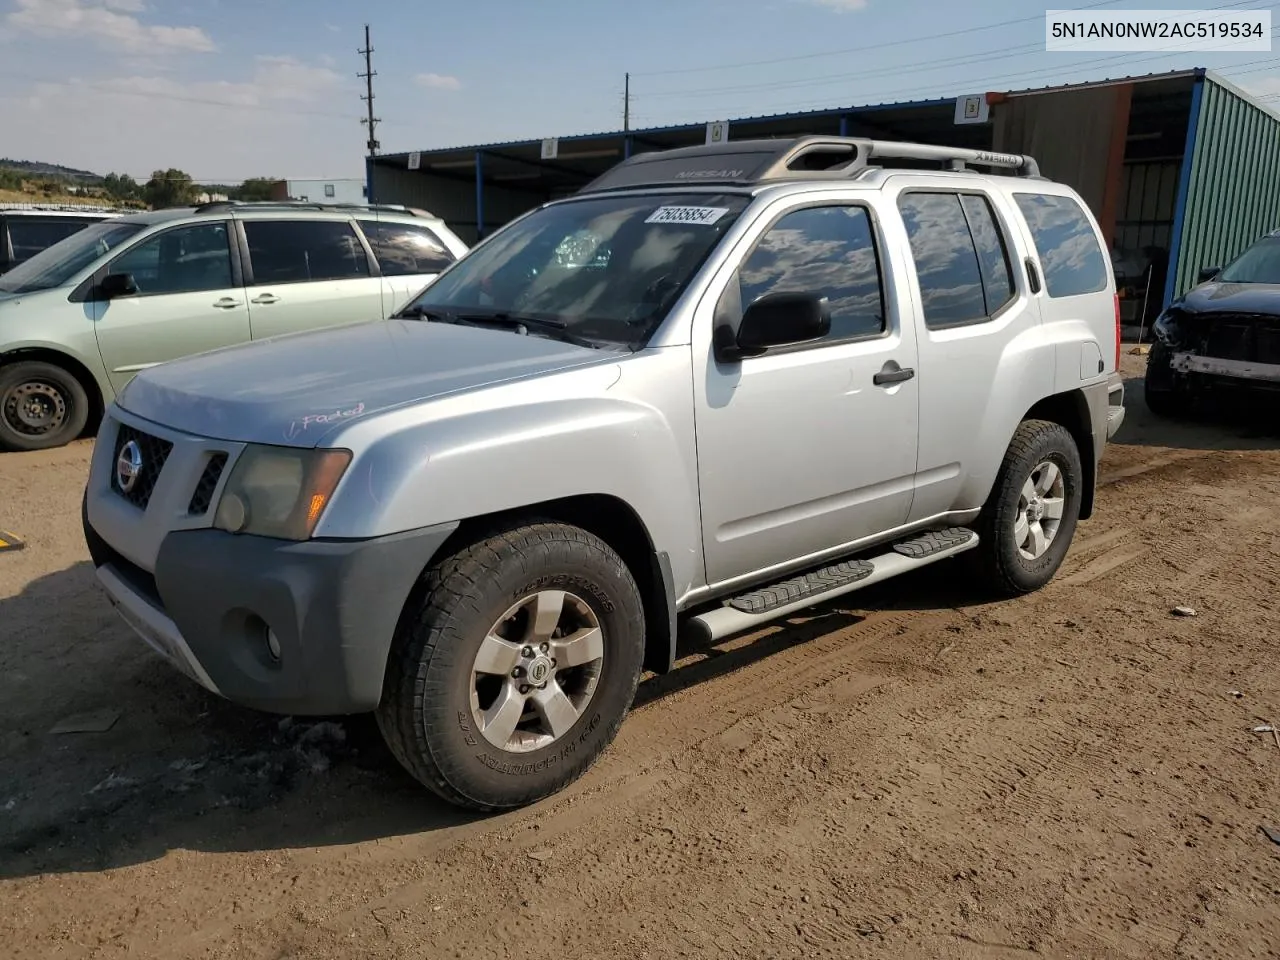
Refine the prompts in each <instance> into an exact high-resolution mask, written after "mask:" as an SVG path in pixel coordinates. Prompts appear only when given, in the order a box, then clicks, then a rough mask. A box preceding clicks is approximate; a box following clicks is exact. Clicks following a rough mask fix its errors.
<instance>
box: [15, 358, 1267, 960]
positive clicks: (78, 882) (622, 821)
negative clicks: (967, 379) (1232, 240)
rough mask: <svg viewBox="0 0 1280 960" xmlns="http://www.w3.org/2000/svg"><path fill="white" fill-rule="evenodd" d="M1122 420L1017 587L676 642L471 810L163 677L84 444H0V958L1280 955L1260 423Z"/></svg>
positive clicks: (367, 757)
mask: <svg viewBox="0 0 1280 960" xmlns="http://www.w3.org/2000/svg"><path fill="white" fill-rule="evenodd" d="M1142 363H1143V360H1142V358H1138V357H1133V356H1126V357H1125V365H1126V370H1127V372H1128V373H1129V374H1130V375H1135V376H1136V375H1140V372H1141V369H1142ZM1255 414H1256V411H1255ZM1129 417H1130V420H1129V423H1127V424H1126V426H1125V428H1124V430H1123V431H1122V433H1121V435H1120V437H1118V438H1117V440H1118V442H1117V443H1116V444H1115V445H1113V446H1112V447H1111V448H1110V449H1109V452H1108V454H1107V456H1106V459H1105V461H1104V465H1103V483H1104V486H1103V488H1102V489H1101V490H1100V493H1099V501H1098V505H1097V512H1096V514H1095V517H1094V519H1093V520H1091V521H1089V522H1087V523H1084V524H1082V525H1081V527H1080V529H1079V531H1078V533H1077V539H1076V543H1075V546H1074V547H1073V549H1072V551H1071V553H1070V554H1069V556H1068V558H1067V561H1066V564H1065V566H1064V568H1063V570H1062V572H1061V573H1060V574H1059V576H1058V578H1057V579H1056V580H1055V581H1054V582H1053V583H1052V584H1050V585H1049V586H1048V587H1047V588H1046V589H1045V590H1043V591H1042V592H1040V593H1038V594H1036V595H1034V596H1031V597H1026V598H1023V599H1021V600H1018V601H1015V602H1011V603H1002V604H987V605H972V604H973V598H972V597H971V596H967V595H966V593H965V591H964V590H963V588H961V587H959V586H958V585H957V584H956V583H955V582H954V569H953V568H952V567H950V566H949V565H948V564H940V565H938V566H937V567H934V568H931V569H930V570H929V571H925V572H921V573H920V574H918V575H916V576H915V577H914V578H912V579H909V580H903V581H898V582H896V583H892V584H886V585H884V586H883V587H881V588H877V589H873V590H870V591H867V592H866V593H855V594H853V595H852V596H850V597H846V598H843V599H842V600H840V601H836V602H835V603H833V604H830V605H828V606H826V607H821V608H818V609H817V610H816V611H815V612H814V614H813V615H812V616H810V617H808V618H803V619H797V620H793V621H791V622H790V623H789V624H785V625H783V626H780V627H773V628H770V629H768V630H764V631H762V632H760V633H758V634H755V635H753V636H751V637H745V638H740V639H736V640H734V641H732V642H729V643H726V644H722V645H719V646H717V647H716V648H714V649H710V650H703V651H688V655H687V656H686V657H685V659H684V660H683V661H682V664H681V666H680V668H679V669H678V670H677V671H675V672H674V673H673V674H672V675H670V676H667V677H664V678H661V679H658V680H649V681H646V682H645V683H644V684H642V686H641V691H640V695H639V701H638V703H637V706H636V709H635V711H634V713H633V714H632V716H631V717H630V719H629V720H628V721H627V722H626V724H624V726H623V729H622V732H621V734H620V735H619V738H618V740H617V741H616V743H615V745H614V747H613V748H612V750H611V751H610V752H609V753H608V754H607V756H606V757H605V758H604V759H603V760H602V761H601V762H600V763H599V764H598V765H597V766H596V767H595V768H594V769H593V771H592V772H591V773H590V774H589V775H588V776H587V777H586V778H584V780H582V781H581V782H579V783H578V784H576V785H575V786H574V787H572V788H571V789H570V790H568V791H567V792H566V793H565V794H562V795H560V796H558V797H555V798H553V799H551V800H549V801H547V802H545V803H543V804H540V805H539V806H537V807H534V808H532V809H529V810H525V811H522V812H518V813H514V814H508V815H504V816H500V817H496V818H488V819H483V818H473V817H470V816H467V815H464V814H462V813H460V812H457V811H454V810H453V809H451V808H448V807H446V806H444V805H442V804H439V803H437V802H435V801H434V800H432V799H431V798H430V797H429V796H427V795H425V794H424V793H423V792H421V791H420V790H419V789H418V788H417V787H416V786H415V785H414V784H413V783H412V782H411V781H410V780H409V779H408V777H407V776H405V775H403V774H401V773H400V771H399V769H398V768H397V767H396V766H395V764H394V762H393V761H392V760H391V759H390V757H389V756H388V755H387V753H386V752H385V750H384V749H383V748H382V747H381V745H380V743H379V741H378V739H377V735H376V731H375V730H374V727H373V724H372V723H371V722H370V721H368V720H367V719H362V718H361V719H354V720H344V721H341V722H339V723H328V722H322V723H316V722H314V721H298V722H293V723H291V722H289V721H284V722H281V721H280V720H279V719H278V718H274V717H266V716H262V715H258V714H254V713H250V712H248V711H246V710H242V709H238V708H236V707H233V706H230V705H228V704H225V703H222V702H219V701H217V700H215V699H214V698H213V697H211V696H207V695H205V694H204V693H203V692H202V691H201V690H199V689H198V688H196V687H195V686H193V685H192V684H190V683H188V682H187V681H186V680H184V679H183V678H182V677H181V676H179V675H178V674H176V673H174V672H172V671H171V670H170V669H169V668H168V667H167V666H165V665H164V664H162V663H161V662H159V661H158V660H157V659H155V658H154V657H153V656H152V655H151V654H150V653H149V652H148V651H147V650H146V648H145V647H144V646H143V645H142V644H141V642H140V641H137V640H135V639H134V638H133V636H132V635H131V634H130V633H129V632H128V631H127V629H126V628H125V627H124V626H123V625H121V624H120V623H118V622H117V620H116V618H115V615H114V614H113V613H112V611H111V610H110V608H109V606H108V604H107V603H106V601H105V600H104V599H103V598H102V597H101V596H100V595H99V593H98V592H97V589H96V587H95V585H94V581H93V577H92V574H91V568H90V565H89V563H88V557H87V555H86V552H85V550H84V546H83V543H82V540H81V534H80V529H79V510H78V507H79V497H80V491H81V487H82V484H83V479H84V472H85V463H86V460H87V457H88V454H89V444H88V443H87V442H86V443H81V444H78V445H76V446H74V447H71V448H67V449H64V450H60V451H57V452H53V453H45V454H37V455H12V454H10V455H0V529H6V528H7V529H12V530H13V531H14V532H17V533H20V534H23V535H25V536H26V537H27V538H29V545H28V547H27V549H26V550H25V551H22V552H18V553H6V554H0V943H3V944H4V947H3V948H2V949H0V952H3V953H5V954H6V955H7V956H9V957H12V958H14V960H23V958H34V957H41V958H44V957H68V958H80V957H125V956H128V957H163V958H166V960H181V958H196V957H200V958H213V957H235V958H262V960H281V958H303V957H305V958H309V960H310V958H319V960H328V958H339V957H342V958H364V957H405V958H409V957H413V958H423V957H427V958H436V957H477V958H479V957H490V958H497V957H513V958H517V957H518V958H529V960H538V958H552V957H554V958H557V960H563V958H564V957H580V956H592V957H653V958H665V957H680V956H690V957H721V956H724V957H733V958H735V960H741V958H757V957H759V958H779V957H805V958H813V957H827V956H840V957H849V956H874V957H877V958H893V957H902V958H918V957H975V958H977V957H981V958H1015V957H1020V956H1029V955H1043V956H1052V957H1087V958H1110V957H1125V958H1130V957H1195V958H1205V957H1230V958H1233V960H1237V958H1241V957H1264V956H1269V957H1274V956H1277V955H1280V845H1277V844H1276V843H1273V842H1271V841H1270V840H1268V838H1267V837H1266V836H1265V835H1264V833H1263V832H1262V830H1261V825H1262V824H1267V825H1269V826H1272V827H1275V828H1277V829H1280V747H1278V746H1277V743H1276V742H1275V741H1274V740H1273V739H1272V737H1271V735H1270V734H1267V735H1260V734H1255V733H1253V732H1251V731H1252V728H1253V727H1254V726H1256V725H1258V724H1260V723H1263V722H1266V721H1270V720H1273V719H1274V720H1275V721H1276V722H1277V723H1280V671H1277V669H1276V656H1277V645H1276V636H1277V630H1278V628H1280V612H1278V610H1277V603H1278V599H1280V592H1278V591H1277V576H1278V573H1280V510H1277V503H1280V499H1278V498H1280V440H1278V439H1277V436H1280V428H1277V429H1271V430H1268V429H1264V428H1263V427H1260V426H1259V425H1258V424H1259V423H1263V424H1265V423H1267V422H1269V423H1271V424H1275V423H1277V422H1280V421H1277V420H1275V419H1274V416H1273V415H1267V416H1266V417H1261V418H1259V417H1258V416H1256V415H1255V416H1252V417H1246V416H1244V415H1243V414H1232V413H1229V412H1228V413H1222V414H1219V415H1215V416H1213V417H1209V418H1207V419H1205V420H1203V421H1201V422H1199V423H1197V424H1194V425H1171V424H1167V423H1159V422H1153V421H1151V420H1149V419H1148V418H1147V416H1146V412H1145V408H1144V407H1143V404H1142V400H1141V387H1140V384H1139V383H1135V382H1131V383H1130V397H1129ZM1178 605H1186V606H1190V607H1192V608H1194V609H1195V610H1196V611H1197V616H1195V617H1176V616H1173V615H1172V614H1171V612H1170V611H1171V608H1173V607H1174V606H1178ZM104 709H106V710H109V711H118V713H119V719H118V720H117V721H116V722H115V723H114V725H113V726H111V728H110V729H109V730H107V731H105V732H98V733H73V734H54V733H52V732H51V730H52V728H54V726H55V725H56V724H57V723H58V722H59V721H61V720H63V719H65V718H67V717H70V716H73V715H77V714H82V713H85V712H88V711H99V710H104ZM1278 835H1280V834H1278Z"/></svg>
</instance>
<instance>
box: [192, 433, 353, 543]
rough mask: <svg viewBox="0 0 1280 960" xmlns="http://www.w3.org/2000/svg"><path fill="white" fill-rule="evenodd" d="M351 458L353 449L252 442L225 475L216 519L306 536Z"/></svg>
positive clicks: (229, 526)
mask: <svg viewBox="0 0 1280 960" xmlns="http://www.w3.org/2000/svg"><path fill="white" fill-rule="evenodd" d="M350 463H351V451H350V450H295V449H292V448H289V447H267V446H257V445H251V446H248V447H246V448H245V451H244V453H242V454H241V455H240V459H239V460H237V461H236V465H235V468H234V469H233V470H232V471H231V476H230V477H229V478H227V485H226V486H225V487H224V488H223V491H222V499H221V500H219V501H218V512H217V513H216V514H214V519H213V525H214V526H215V527H216V528H218V529H219V530H226V531H227V532H229V533H249V534H255V535H257V536H260V537H278V538H280V539H283V540H306V539H308V538H309V537H310V536H311V532H312V531H313V530H315V528H316V523H317V522H318V521H319V519H320V515H321V514H322V513H323V512H324V508H325V507H326V506H327V505H328V503H329V498H330V497H332V496H333V491H334V489H335V488H336V487H337V486H338V481H339V480H341V479H342V474H343V473H344V472H345V471H346V469H347V465H348V464H350Z"/></svg>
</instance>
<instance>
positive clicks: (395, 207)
mask: <svg viewBox="0 0 1280 960" xmlns="http://www.w3.org/2000/svg"><path fill="white" fill-rule="evenodd" d="M230 209H237V210H239V209H247V210H272V209H282V210H369V211H372V212H375V213H406V214H408V215H409V216H412V217H425V218H427V219H429V220H436V219H439V218H438V217H436V215H435V214H434V213H432V212H431V211H430V210H423V209H421V208H419V207H406V206H404V205H403V204H399V203H317V202H315V201H314V200H211V201H209V202H208V203H200V204H197V205H196V207H195V211H196V213H208V212H210V211H213V210H230Z"/></svg>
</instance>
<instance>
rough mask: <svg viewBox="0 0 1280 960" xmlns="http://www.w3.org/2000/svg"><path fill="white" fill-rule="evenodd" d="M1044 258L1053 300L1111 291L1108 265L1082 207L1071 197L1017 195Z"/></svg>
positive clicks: (1046, 279)
mask: <svg viewBox="0 0 1280 960" xmlns="http://www.w3.org/2000/svg"><path fill="white" fill-rule="evenodd" d="M1016 197H1017V200H1018V207H1019V209H1021V210H1022V215H1023V216H1024V217H1025V218H1026V220H1027V226H1028V227H1030V228H1031V236H1032V238H1033V239H1034V240H1035V243H1036V250H1037V251H1038V252H1039V254H1040V264H1041V269H1042V270H1043V272H1044V285H1045V289H1046V290H1047V291H1048V293H1049V296H1051V297H1073V296H1076V295H1078V294H1082V293H1098V292H1099V291H1101V290H1105V289H1106V288H1107V265H1106V261H1105V260H1104V259H1103V256H1102V249H1101V248H1100V247H1099V246H1098V238H1097V236H1096V235H1095V234H1094V232H1093V227H1091V226H1090V225H1089V221H1088V219H1087V218H1086V217H1085V214H1084V211H1083V210H1081V209H1080V204H1078V203H1076V202H1075V201H1074V200H1072V199H1071V198H1070V197H1052V196H1046V195H1044V194H1039V193H1019V194H1016Z"/></svg>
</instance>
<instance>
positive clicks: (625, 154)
mask: <svg viewBox="0 0 1280 960" xmlns="http://www.w3.org/2000/svg"><path fill="white" fill-rule="evenodd" d="M622 159H623V160H630V159H631V138H630V137H625V138H623V141H622Z"/></svg>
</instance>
